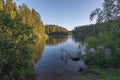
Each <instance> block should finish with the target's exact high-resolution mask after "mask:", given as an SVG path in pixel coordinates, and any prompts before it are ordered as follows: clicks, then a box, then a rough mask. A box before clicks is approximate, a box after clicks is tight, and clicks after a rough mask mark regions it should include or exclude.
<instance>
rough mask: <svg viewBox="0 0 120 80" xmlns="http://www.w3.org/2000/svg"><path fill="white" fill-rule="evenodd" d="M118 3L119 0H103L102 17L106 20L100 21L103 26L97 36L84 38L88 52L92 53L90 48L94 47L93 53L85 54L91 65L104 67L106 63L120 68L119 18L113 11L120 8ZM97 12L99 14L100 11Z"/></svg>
mask: <svg viewBox="0 0 120 80" xmlns="http://www.w3.org/2000/svg"><path fill="white" fill-rule="evenodd" d="M114 3H115V4H114ZM118 3H119V0H105V2H104V4H103V11H104V10H105V11H104V12H103V13H104V14H105V16H106V17H104V18H103V19H104V20H105V21H106V22H104V23H102V24H103V25H104V26H105V27H104V28H103V31H102V32H100V33H99V35H98V36H97V37H88V38H86V42H87V44H88V46H87V47H88V50H87V51H88V53H92V52H91V51H90V49H94V52H93V54H91V55H88V54H87V55H86V57H87V58H88V60H87V61H89V62H90V63H92V65H98V66H101V67H106V65H107V67H108V66H111V67H116V68H120V19H119V16H118V14H119V13H117V12H113V11H114V10H116V9H120V7H118V6H119V4H118ZM110 4H111V5H110ZM113 5H114V7H113ZM116 5H117V7H116ZM111 7H113V8H114V9H112V8H111ZM98 13H99V14H100V13H101V12H98ZM108 14H110V15H108ZM115 14H116V16H115ZM98 19H99V18H98ZM93 56H94V57H93Z"/></svg>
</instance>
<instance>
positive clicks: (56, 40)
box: [46, 36, 68, 45]
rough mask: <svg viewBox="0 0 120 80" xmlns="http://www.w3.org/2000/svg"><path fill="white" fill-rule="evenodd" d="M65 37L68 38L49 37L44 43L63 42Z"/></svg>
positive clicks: (55, 43)
mask: <svg viewBox="0 0 120 80" xmlns="http://www.w3.org/2000/svg"><path fill="white" fill-rule="evenodd" d="M67 39H68V36H56V37H55V36H54V37H49V38H48V39H47V41H46V44H47V45H57V44H60V43H63V42H65V41H66V40H67Z"/></svg>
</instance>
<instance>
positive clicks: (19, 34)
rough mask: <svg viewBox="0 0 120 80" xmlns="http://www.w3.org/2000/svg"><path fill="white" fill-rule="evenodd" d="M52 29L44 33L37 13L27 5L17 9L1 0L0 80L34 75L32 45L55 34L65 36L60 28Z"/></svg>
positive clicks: (11, 3)
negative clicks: (48, 35)
mask: <svg viewBox="0 0 120 80" xmlns="http://www.w3.org/2000/svg"><path fill="white" fill-rule="evenodd" d="M51 28H53V30H52V31H49V26H48V27H47V28H46V31H45V25H44V24H43V22H42V20H41V17H40V15H39V13H38V12H37V11H36V10H35V9H29V8H28V7H27V5H26V4H22V5H21V6H19V7H17V5H16V3H15V2H13V0H6V1H4V0H0V80H11V79H12V80H18V79H19V80H26V79H28V77H29V75H32V74H33V72H34V69H33V63H32V62H33V61H32V57H34V53H33V50H32V47H33V45H34V44H36V42H37V41H40V40H42V39H45V38H46V34H54V33H53V32H54V31H55V34H67V33H68V32H67V30H66V29H65V28H62V27H58V26H55V27H54V26H53V27H51ZM47 31H49V33H48V32H47ZM45 32H47V33H46V34H45Z"/></svg>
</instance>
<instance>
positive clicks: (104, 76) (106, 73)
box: [76, 68, 120, 80]
mask: <svg viewBox="0 0 120 80" xmlns="http://www.w3.org/2000/svg"><path fill="white" fill-rule="evenodd" d="M76 80H120V69H113V68H90V69H86V70H85V71H83V72H82V73H81V75H80V76H79V77H78V78H77V79H76Z"/></svg>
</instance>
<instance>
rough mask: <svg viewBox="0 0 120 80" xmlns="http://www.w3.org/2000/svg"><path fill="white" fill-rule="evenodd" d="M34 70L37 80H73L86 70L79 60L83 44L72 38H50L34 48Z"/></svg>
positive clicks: (83, 52)
mask: <svg viewBox="0 0 120 80" xmlns="http://www.w3.org/2000/svg"><path fill="white" fill-rule="evenodd" d="M34 51H35V54H34V68H35V73H36V79H37V80H75V79H76V77H77V76H78V75H80V73H81V71H82V70H84V69H85V68H86V65H85V63H84V62H83V61H82V60H81V59H80V57H81V55H83V54H85V44H84V43H81V42H76V40H75V39H74V38H72V36H64V37H50V38H49V39H48V40H46V41H44V40H43V41H40V42H39V44H37V45H36V46H35V47H34Z"/></svg>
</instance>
